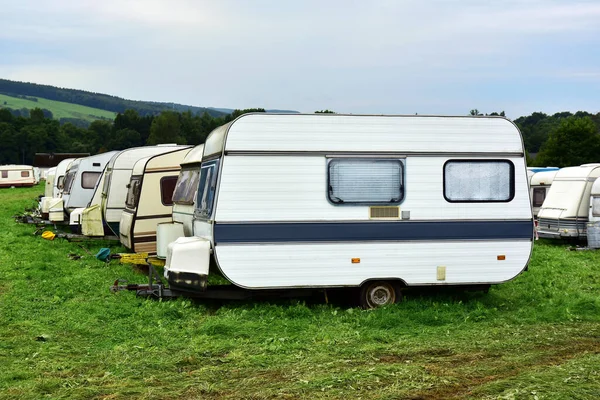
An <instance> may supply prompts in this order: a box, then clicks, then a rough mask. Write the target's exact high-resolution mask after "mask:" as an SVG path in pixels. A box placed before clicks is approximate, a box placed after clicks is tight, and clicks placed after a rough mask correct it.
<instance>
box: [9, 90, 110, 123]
mask: <svg viewBox="0 0 600 400" xmlns="http://www.w3.org/2000/svg"><path fill="white" fill-rule="evenodd" d="M36 98H37V101H33V100H28V99H22V98H18V97H12V96H7V95H4V94H0V108H2V107H8V108H12V109H14V110H19V109H21V108H27V109H29V110H31V109H34V108H36V107H37V108H45V109H47V110H50V111H51V112H52V114H53V116H54V118H55V119H61V118H75V119H82V120H85V121H89V122H92V121H95V120H97V119H109V120H111V121H112V120H114V119H115V116H116V115H117V114H116V113H114V112H112V111H106V110H101V109H99V108H92V107H86V106H81V105H78V104H72V103H64V102H62V101H54V100H48V99H44V98H41V97H36Z"/></svg>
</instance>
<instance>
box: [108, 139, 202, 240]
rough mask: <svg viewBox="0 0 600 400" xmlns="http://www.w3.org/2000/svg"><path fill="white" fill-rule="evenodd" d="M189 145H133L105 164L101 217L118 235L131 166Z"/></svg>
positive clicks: (131, 170) (131, 171)
mask: <svg viewBox="0 0 600 400" xmlns="http://www.w3.org/2000/svg"><path fill="white" fill-rule="evenodd" d="M189 147H190V146H178V145H175V144H161V145H158V146H144V147H134V148H131V149H127V150H122V151H120V152H119V153H117V154H116V155H115V156H114V157H113V158H111V160H110V161H109V162H108V164H107V165H106V171H105V172H104V182H103V186H102V194H101V196H102V205H101V211H102V218H103V220H104V222H105V223H106V225H108V227H109V228H110V230H112V231H113V232H114V234H115V235H117V236H119V222H120V221H121V212H122V211H123V210H124V209H125V199H126V197H127V185H129V180H130V179H131V175H132V173H133V166H134V165H135V163H136V162H138V161H139V160H141V159H142V158H145V157H148V156H153V155H157V154H163V153H168V152H171V151H173V150H181V149H184V148H189Z"/></svg>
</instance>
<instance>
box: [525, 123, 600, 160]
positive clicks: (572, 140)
mask: <svg viewBox="0 0 600 400" xmlns="http://www.w3.org/2000/svg"><path fill="white" fill-rule="evenodd" d="M598 161H600V134H599V133H598V127H597V126H596V125H595V124H594V122H593V121H592V119H591V118H590V117H588V116H585V117H577V116H568V117H566V118H564V119H562V120H561V121H560V123H559V125H558V127H557V128H556V129H555V130H554V131H553V132H552V133H551V134H550V135H549V137H548V140H547V141H546V142H545V143H544V144H543V145H542V148H541V151H540V153H539V154H538V156H537V157H536V160H535V162H536V164H537V165H552V166H558V167H566V166H571V165H581V164H585V163H590V162H598Z"/></svg>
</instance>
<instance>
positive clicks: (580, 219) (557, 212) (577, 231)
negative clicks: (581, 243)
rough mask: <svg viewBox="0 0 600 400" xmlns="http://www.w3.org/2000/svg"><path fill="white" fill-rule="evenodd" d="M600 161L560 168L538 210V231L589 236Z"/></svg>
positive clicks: (556, 236) (550, 234) (559, 235)
mask: <svg viewBox="0 0 600 400" xmlns="http://www.w3.org/2000/svg"><path fill="white" fill-rule="evenodd" d="M599 176H600V164H584V165H581V166H579V167H567V168H562V169H560V170H559V171H558V172H557V173H556V175H555V176H554V181H553V182H552V186H550V191H549V192H548V194H547V195H546V199H545V200H544V204H543V205H542V207H541V208H540V211H539V212H538V234H539V236H540V237H544V238H553V239H560V238H585V237H586V234H587V230H586V227H587V222H588V214H589V207H590V193H591V191H592V185H593V184H594V181H595V180H596V178H598V177H599Z"/></svg>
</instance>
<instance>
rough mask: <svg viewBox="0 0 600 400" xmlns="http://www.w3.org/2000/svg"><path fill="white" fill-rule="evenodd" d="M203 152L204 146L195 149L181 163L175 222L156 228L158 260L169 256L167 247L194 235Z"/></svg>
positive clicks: (174, 200)
mask: <svg viewBox="0 0 600 400" xmlns="http://www.w3.org/2000/svg"><path fill="white" fill-rule="evenodd" d="M203 150H204V145H203V144H200V145H198V146H196V147H194V148H193V149H192V150H190V152H189V153H188V154H187V155H186V156H185V159H184V160H183V162H182V163H181V171H180V172H179V177H178V178H177V184H176V185H175V191H174V192H173V221H172V222H163V223H160V224H158V226H157V228H156V256H157V257H158V258H165V257H166V256H167V246H168V244H169V243H171V242H172V241H174V240H176V239H177V238H180V237H184V236H192V235H193V233H192V221H193V217H194V201H195V199H196V192H197V190H198V178H199V176H200V162H201V161H202V151H203Z"/></svg>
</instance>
